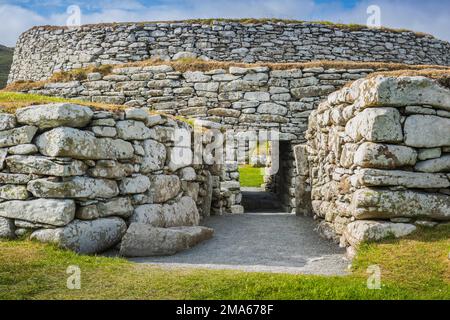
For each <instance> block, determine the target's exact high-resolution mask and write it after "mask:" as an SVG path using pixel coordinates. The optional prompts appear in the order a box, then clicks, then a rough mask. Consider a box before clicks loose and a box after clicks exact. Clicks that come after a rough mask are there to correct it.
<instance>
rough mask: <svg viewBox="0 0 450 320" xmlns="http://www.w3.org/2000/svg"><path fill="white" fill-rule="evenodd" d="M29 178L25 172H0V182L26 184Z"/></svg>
mask: <svg viewBox="0 0 450 320" xmlns="http://www.w3.org/2000/svg"><path fill="white" fill-rule="evenodd" d="M30 180H31V177H30V176H29V175H27V174H19V173H17V174H15V173H4V172H0V184H27V183H28V182H29V181H30Z"/></svg>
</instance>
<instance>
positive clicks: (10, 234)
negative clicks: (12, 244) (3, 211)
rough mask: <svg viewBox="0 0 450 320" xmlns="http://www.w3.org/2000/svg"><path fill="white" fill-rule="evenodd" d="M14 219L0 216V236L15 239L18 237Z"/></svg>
mask: <svg viewBox="0 0 450 320" xmlns="http://www.w3.org/2000/svg"><path fill="white" fill-rule="evenodd" d="M15 230H16V227H15V225H14V220H12V219H8V218H2V217H0V238H4V239H13V238H15V237H16V234H15Z"/></svg>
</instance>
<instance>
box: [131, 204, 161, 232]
mask: <svg viewBox="0 0 450 320" xmlns="http://www.w3.org/2000/svg"><path fill="white" fill-rule="evenodd" d="M162 208H163V206H162V205H161V204H144V205H141V206H137V207H136V208H135V210H134V214H133V215H132V216H131V218H130V222H131V223H133V222H136V223H143V224H149V225H152V226H153V227H164V225H165V223H164V218H163V216H162Z"/></svg>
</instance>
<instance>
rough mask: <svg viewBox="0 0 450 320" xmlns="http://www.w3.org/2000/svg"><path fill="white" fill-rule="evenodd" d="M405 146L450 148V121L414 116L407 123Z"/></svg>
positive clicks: (407, 119) (427, 116) (426, 116)
mask: <svg viewBox="0 0 450 320" xmlns="http://www.w3.org/2000/svg"><path fill="white" fill-rule="evenodd" d="M405 144H406V145H408V146H411V147H416V148H433V147H442V146H450V119H448V118H442V117H436V116H429V115H412V116H409V117H408V118H406V121H405Z"/></svg>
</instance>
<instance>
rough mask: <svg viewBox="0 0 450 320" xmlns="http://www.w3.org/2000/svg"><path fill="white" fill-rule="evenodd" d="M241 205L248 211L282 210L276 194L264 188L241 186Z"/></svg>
mask: <svg viewBox="0 0 450 320" xmlns="http://www.w3.org/2000/svg"><path fill="white" fill-rule="evenodd" d="M241 191H242V206H243V207H244V210H245V212H246V213H249V212H283V208H282V206H281V202H280V199H279V198H278V195H277V194H275V193H273V192H270V191H267V190H266V189H265V188H261V187H260V188H257V187H241Z"/></svg>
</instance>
